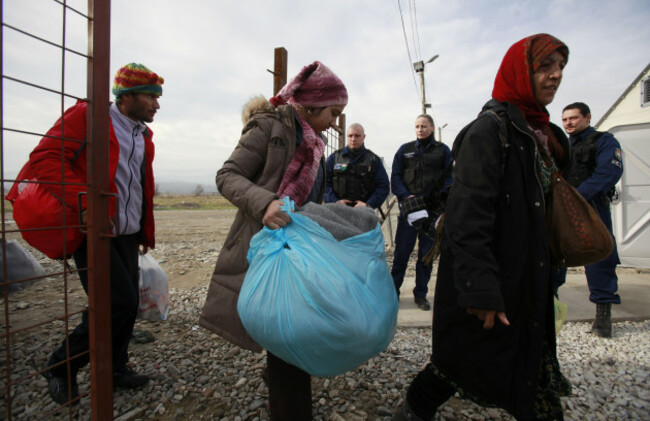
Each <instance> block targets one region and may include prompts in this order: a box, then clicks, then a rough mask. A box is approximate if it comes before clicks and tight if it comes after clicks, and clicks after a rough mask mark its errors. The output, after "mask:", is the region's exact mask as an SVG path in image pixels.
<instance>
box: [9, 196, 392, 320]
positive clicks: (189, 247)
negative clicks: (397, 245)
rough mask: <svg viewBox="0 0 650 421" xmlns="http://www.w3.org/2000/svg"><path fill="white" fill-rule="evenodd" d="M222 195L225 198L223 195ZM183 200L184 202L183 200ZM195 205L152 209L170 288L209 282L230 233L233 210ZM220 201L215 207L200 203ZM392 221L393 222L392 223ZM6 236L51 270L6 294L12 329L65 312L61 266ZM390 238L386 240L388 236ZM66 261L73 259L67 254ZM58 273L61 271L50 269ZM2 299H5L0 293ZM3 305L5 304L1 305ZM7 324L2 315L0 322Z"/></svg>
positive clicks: (80, 301)
mask: <svg viewBox="0 0 650 421" xmlns="http://www.w3.org/2000/svg"><path fill="white" fill-rule="evenodd" d="M221 200H223V199H221ZM173 202H174V203H166V204H165V206H164V207H165V208H167V209H178V208H179V207H183V206H185V207H188V208H194V207H195V205H194V203H196V202H193V201H192V200H191V198H182V197H180V198H176V199H174V200H173ZM181 203H182V204H181ZM197 207H199V209H195V210H188V209H180V210H156V211H155V218H156V248H155V249H153V250H151V251H150V253H151V255H152V256H153V257H154V258H155V259H156V260H157V261H158V262H159V263H160V265H161V266H162V268H163V269H164V270H165V272H166V274H167V279H168V282H169V287H170V289H174V288H175V289H180V290H189V289H191V288H192V287H194V286H196V285H205V284H207V283H208V282H209V280H210V277H211V275H212V270H213V269H214V265H215V263H216V261H217V257H218V256H219V251H220V250H221V247H222V246H223V242H224V240H225V238H226V236H227V235H228V231H229V229H230V225H231V223H232V220H233V219H234V217H235V213H236V210H235V209H234V208H232V207H230V208H225V209H224V206H222V204H221V205H215V201H214V200H211V201H210V203H204V202H201V203H200V205H199V206H197ZM205 207H219V209H203V208H205ZM5 224H6V230H8V231H10V230H13V229H16V225H15V223H14V222H13V220H12V219H11V213H8V214H7V215H6V217H5ZM384 225H385V226H384V231H385V232H384V235H385V237H386V238H387V239H388V238H389V234H388V224H384ZM393 226H395V225H393ZM7 239H8V240H12V239H18V241H19V242H20V244H21V245H22V246H23V247H24V248H25V249H27V250H28V251H30V252H31V253H32V255H33V256H34V257H35V258H36V260H38V261H39V263H40V264H41V265H42V266H43V268H44V269H45V271H46V272H47V273H48V274H52V275H53V276H51V277H49V278H47V279H45V280H40V281H37V282H36V283H35V284H34V285H31V286H30V287H29V288H25V289H23V290H20V291H17V292H13V293H11V294H10V296H9V301H8V304H9V316H10V324H11V328H12V330H15V329H20V328H23V327H25V326H28V325H33V324H34V322H35V321H36V322H45V321H47V320H51V319H53V318H56V317H61V316H62V315H63V307H64V306H63V302H64V294H63V289H64V282H65V280H64V276H63V275H61V273H62V272H63V271H64V266H63V263H62V262H61V261H54V260H51V259H49V258H47V257H46V256H45V255H43V254H41V253H40V252H39V251H37V250H35V249H33V248H32V247H30V246H29V245H28V244H27V243H25V242H24V241H23V240H22V238H21V237H20V235H19V234H18V233H8V234H7ZM387 241H388V240H387ZM70 263H71V264H72V263H73V261H72V259H70ZM54 274H59V275H54ZM66 278H67V283H66V284H65V285H66V287H65V288H66V289H67V291H68V299H69V302H70V304H71V305H70V310H69V311H78V310H80V309H81V308H83V306H85V305H87V298H86V295H85V293H84V291H83V289H82V288H81V285H80V283H79V280H78V277H77V275H76V274H71V275H70V274H69V275H67V276H66ZM2 300H4V299H2ZM2 307H3V308H4V305H2ZM4 326H5V318H4V317H3V318H2V319H1V320H0V327H2V328H3V327H4Z"/></svg>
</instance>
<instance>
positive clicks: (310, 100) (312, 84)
mask: <svg viewBox="0 0 650 421" xmlns="http://www.w3.org/2000/svg"><path fill="white" fill-rule="evenodd" d="M269 101H271V103H272V104H273V105H275V106H276V107H277V106H278V105H282V104H286V103H287V102H289V103H292V104H299V105H302V106H303V107H327V106H330V105H347V103H348V91H347V89H345V85H344V84H343V82H342V81H341V79H339V77H338V76H336V74H334V72H333V71H331V70H330V69H329V67H327V66H325V65H324V64H323V63H321V62H320V61H315V62H313V63H312V64H310V65H308V66H305V67H303V68H302V70H301V71H300V73H298V75H297V76H296V77H294V78H293V79H292V80H291V82H289V83H287V84H286V85H285V86H284V88H282V90H281V91H280V92H279V93H278V94H277V95H276V96H274V97H273V98H271V99H270V100H269Z"/></svg>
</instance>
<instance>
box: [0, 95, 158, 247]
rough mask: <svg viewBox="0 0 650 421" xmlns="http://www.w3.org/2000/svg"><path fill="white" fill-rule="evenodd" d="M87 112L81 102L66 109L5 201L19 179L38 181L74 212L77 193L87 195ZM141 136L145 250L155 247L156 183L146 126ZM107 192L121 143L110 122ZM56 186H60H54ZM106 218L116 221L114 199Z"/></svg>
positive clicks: (83, 205) (142, 240)
mask: <svg viewBox="0 0 650 421" xmlns="http://www.w3.org/2000/svg"><path fill="white" fill-rule="evenodd" d="M87 113H88V103H87V102H85V101H82V100H79V101H77V103H76V104H75V105H73V106H72V107H70V108H68V109H67V110H66V111H65V113H64V115H63V118H60V119H59V120H58V121H57V122H56V123H55V124H54V126H52V128H51V129H50V130H49V131H48V132H47V133H46V135H45V136H44V137H43V139H42V140H41V141H40V143H39V144H38V145H37V146H36V148H34V150H33V151H32V153H31V154H30V156H29V161H28V162H27V164H25V166H24V167H23V168H22V169H21V171H20V173H19V174H18V176H17V177H16V180H17V181H16V183H15V184H14V185H13V187H12V188H11V190H10V191H9V193H8V194H7V200H10V201H13V200H14V199H16V197H18V194H19V193H18V185H19V184H20V182H21V181H22V180H32V179H36V180H38V181H41V182H49V183H53V184H47V185H46V187H47V189H48V190H49V191H50V192H51V193H52V194H54V195H55V196H56V197H61V198H63V199H64V201H65V203H66V204H67V205H68V206H70V207H71V208H73V209H75V210H77V209H78V208H79V205H78V194H79V193H81V192H86V190H87V187H86V184H87V173H88V163H87V160H86V150H87V149H86V148H85V147H84V145H85V141H86V136H87V133H86V119H87ZM143 137H144V154H145V158H144V159H145V165H144V167H145V168H144V183H143V209H142V230H141V231H140V235H139V236H138V242H139V244H142V245H144V246H146V247H148V248H154V247H155V246H156V239H155V223H154V214H153V197H154V192H155V190H156V188H155V182H154V177H153V159H154V154H155V147H154V143H153V141H152V138H153V132H152V131H151V129H150V128H149V127H148V126H147V130H145V131H144V133H143ZM61 138H65V140H64V141H63V160H64V161H63V162H65V165H63V168H62V165H61V162H62V161H61V153H62V152H61V151H62V148H61V143H62V142H61ZM108 153H109V177H110V179H109V191H110V192H111V193H117V185H116V184H115V173H116V171H117V164H118V160H119V156H120V144H119V141H118V140H117V136H116V135H115V131H114V130H113V123H112V122H110V131H109V147H108ZM62 171H63V177H64V178H63V179H64V180H65V182H66V183H69V184H68V185H66V186H65V194H63V192H64V189H63V187H62V186H61V184H60V183H61V182H62ZM57 183H59V184H57ZM85 209H86V195H82V196H81V209H78V211H79V212H81V211H83V210H85ZM109 215H110V217H111V218H115V199H114V198H113V197H111V198H110V199H109Z"/></svg>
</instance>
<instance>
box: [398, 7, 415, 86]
mask: <svg viewBox="0 0 650 421" xmlns="http://www.w3.org/2000/svg"><path fill="white" fill-rule="evenodd" d="M397 7H398V8H399V17H400V20H401V22H402V32H403V33H404V42H405V43H406V54H408V57H409V68H410V69H411V76H413V84H414V85H415V92H418V82H417V81H416V80H415V70H414V69H413V59H412V58H411V50H410V49H409V41H408V37H407V35H406V27H405V26H404V14H403V13H402V4H401V2H400V0H397ZM418 96H420V93H419V92H418Z"/></svg>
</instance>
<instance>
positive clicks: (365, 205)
mask: <svg viewBox="0 0 650 421" xmlns="http://www.w3.org/2000/svg"><path fill="white" fill-rule="evenodd" d="M354 207H355V208H366V207H368V205H367V204H366V202H362V201H361V200H357V203H356V204H355V205H354Z"/></svg>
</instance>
